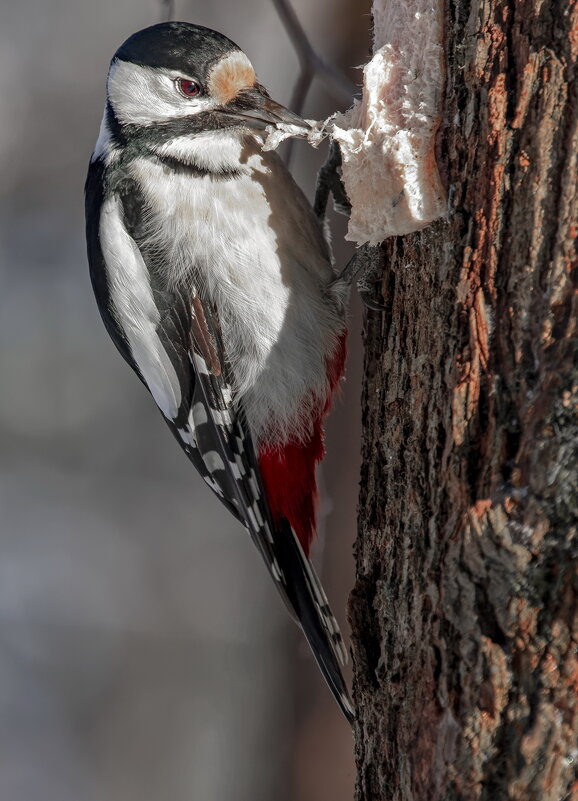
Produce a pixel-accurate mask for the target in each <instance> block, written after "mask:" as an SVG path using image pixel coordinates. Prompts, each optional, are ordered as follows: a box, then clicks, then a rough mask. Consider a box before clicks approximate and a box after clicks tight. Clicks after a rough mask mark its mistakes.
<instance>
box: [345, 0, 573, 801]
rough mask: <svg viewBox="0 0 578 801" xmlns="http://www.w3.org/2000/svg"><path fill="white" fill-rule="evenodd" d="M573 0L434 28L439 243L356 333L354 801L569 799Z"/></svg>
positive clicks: (419, 247) (462, 0)
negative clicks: (358, 466)
mask: <svg viewBox="0 0 578 801" xmlns="http://www.w3.org/2000/svg"><path fill="white" fill-rule="evenodd" d="M577 26H578V5H577V3H576V0H574V2H568V0H554V1H553V2H549V3H548V2H539V0H517V2H511V3H506V2H497V0H487V1H486V2H483V0H482V2H472V3H468V2H466V0H448V3H447V8H446V25H445V30H446V35H447V40H446V70H447V75H446V91H445V101H444V118H443V119H444V122H443V124H442V127H441V130H440V132H439V155H438V160H439V164H440V166H441V168H442V170H445V175H444V180H445V183H446V186H447V189H448V192H449V197H450V214H449V217H448V219H447V220H446V221H442V222H438V223H435V224H434V225H432V226H431V227H430V228H428V229H426V230H424V231H422V232H420V233H417V234H412V235H409V236H407V237H403V238H401V237H397V238H393V239H390V240H388V241H387V242H386V243H385V244H384V246H383V248H382V250H381V253H380V258H383V259H384V265H385V266H384V273H383V284H382V288H381V291H382V293H383V299H384V301H385V305H386V311H385V312H384V313H383V314H379V313H376V312H372V311H368V312H367V319H366V326H365V345H366V360H365V382H364V394H363V418H364V446H363V459H364V462H363V467H362V481H361V486H362V491H361V499H360V516H359V536H358V543H357V549H356V558H357V580H356V585H355V588H354V591H353V593H352V596H351V600H350V610H349V611H350V619H351V623H352V628H353V652H354V692H355V699H356V703H357V707H358V715H359V717H358V721H357V724H356V760H357V766H358V781H357V799H358V800H359V801H398V800H399V801H401V800H402V799H403V801H410V800H411V801H418V800H419V801H422V800H423V801H437V800H438V799H443V801H452V800H453V799H460V801H470V799H483V800H484V801H502V800H503V799H516V801H524V800H526V799H531V800H532V801H534V799H535V800H536V801H561V800H562V799H578V780H577V775H576V764H577V763H578V694H577V690H578V651H577V644H578V614H577V597H578V580H577V570H576V568H577V564H578V537H577V536H576V521H577V518H576V510H577V507H578V499H577V493H576V467H577V461H578V459H577V453H576V442H577V436H578V421H577V417H576V407H577V401H578V387H577V385H578V374H577V372H576V339H575V338H573V337H574V332H573V325H574V322H575V319H576V318H575V308H574V309H573V305H572V304H573V299H574V297H575V295H573V288H572V273H573V271H574V275H575V272H576V266H577V256H576V242H575V239H576V235H577V232H578V200H577V170H576V160H577V152H578V125H577V108H578V80H577V78H578V75H577V70H576V56H577V53H578V33H577V30H578V27H577Z"/></svg>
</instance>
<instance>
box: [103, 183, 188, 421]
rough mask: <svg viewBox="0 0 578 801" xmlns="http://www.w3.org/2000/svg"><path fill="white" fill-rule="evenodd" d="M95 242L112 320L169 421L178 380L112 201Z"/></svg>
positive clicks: (177, 399)
mask: <svg viewBox="0 0 578 801" xmlns="http://www.w3.org/2000/svg"><path fill="white" fill-rule="evenodd" d="M100 243H101V247H102V254H103V257H104V262H105V265H106V275H107V279H108V286H109V291H110V298H111V302H112V306H113V311H114V314H115V317H116V320H117V322H118V324H119V325H120V327H121V329H122V331H123V332H124V335H125V336H126V339H127V342H128V345H129V348H130V352H131V354H132V357H133V359H134V361H135V363H136V365H137V367H138V369H139V370H140V373H141V375H142V377H143V378H144V380H145V382H146V385H147V386H148V388H149V390H150V392H151V395H152V396H153V398H154V399H155V402H156V404H157V406H158V407H159V409H160V410H161V411H162V413H163V414H164V415H165V417H168V418H169V419H174V418H175V417H176V416H177V414H178V409H179V406H180V404H181V389H180V385H179V380H178V377H177V374H176V372H175V369H174V367H173V365H172V363H171V360H170V359H169V357H168V355H167V353H166V351H165V349H164V347H163V345H162V342H161V340H160V338H159V336H158V333H157V326H158V324H159V321H160V315H159V311H158V309H157V307H156V305H155V302H154V298H153V293H152V289H151V286H150V281H149V274H148V270H147V267H146V265H145V263H144V261H143V258H142V256H141V253H140V251H139V249H138V247H137V245H136V243H135V241H134V240H133V239H132V237H131V236H130V235H129V233H128V232H127V230H126V228H125V227H124V224H123V222H122V216H121V207H120V200H119V198H118V197H114V196H113V197H110V198H108V199H107V200H105V202H104V203H103V206H102V211H101V217H100Z"/></svg>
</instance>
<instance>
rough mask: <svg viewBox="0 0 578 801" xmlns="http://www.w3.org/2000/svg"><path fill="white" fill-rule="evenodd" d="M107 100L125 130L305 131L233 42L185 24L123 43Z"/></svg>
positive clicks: (112, 70)
mask: <svg viewBox="0 0 578 801" xmlns="http://www.w3.org/2000/svg"><path fill="white" fill-rule="evenodd" d="M107 94H108V101H109V104H110V107H111V109H112V111H113V112H114V116H115V118H116V120H117V121H118V123H119V124H120V125H121V126H123V127H124V126H129V127H130V126H135V127H138V128H141V127H142V126H158V125H165V127H170V125H171V124H172V125H173V126H175V127H176V129H178V130H179V131H180V133H181V135H184V134H186V133H187V132H188V133H189V134H194V133H204V132H207V131H211V130H223V129H235V128H238V129H245V130H246V129H247V128H249V129H251V130H264V129H265V128H266V127H268V126H270V125H279V124H281V123H283V124H288V125H297V126H299V127H301V128H308V127H309V126H308V125H307V123H306V122H304V120H302V119H301V117H299V116H297V115H296V114H293V112H291V111H289V110H288V109H286V108H285V107H284V106H282V105H280V104H279V103H276V102H275V101H274V100H272V99H271V98H270V97H269V95H268V93H267V91H266V90H265V89H264V87H262V86H261V85H260V84H259V83H258V82H257V78H256V75H255V71H254V69H253V67H252V65H251V62H250V61H249V59H248V58H247V56H246V55H245V54H244V53H243V51H242V50H240V48H239V47H237V45H236V44H235V43H234V42H232V41H231V40H230V39H227V37H226V36H223V35H222V34H221V33H217V31H213V30H210V29H209V28H204V27H202V26H200V25H192V24H190V23H186V22H166V23H161V24H159V25H153V26H152V27H150V28H145V29H144V30H142V31H139V32H138V33H135V34H133V36H131V37H130V38H129V39H127V41H126V42H125V43H124V44H123V45H122V46H121V47H120V48H119V49H118V50H117V52H116V53H115V55H114V58H113V59H112V62H111V65H110V71H109V75H108V84H107Z"/></svg>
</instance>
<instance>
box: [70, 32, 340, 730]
mask: <svg viewBox="0 0 578 801" xmlns="http://www.w3.org/2000/svg"><path fill="white" fill-rule="evenodd" d="M280 125H293V126H298V127H299V128H301V129H304V128H308V124H307V123H306V122H305V121H304V120H302V119H301V118H300V117H298V116H297V115H295V114H293V113H292V112H290V111H289V110H288V109H286V108H284V107H283V106H281V105H279V104H278V103H276V102H275V101H273V100H272V99H271V98H270V96H269V94H268V93H267V91H266V90H265V88H264V87H263V86H262V85H261V84H260V83H258V81H257V78H256V75H255V71H254V69H253V67H252V65H251V63H250V61H249V59H248V58H247V56H246V55H245V54H244V53H243V51H242V50H241V49H240V48H239V47H238V46H237V45H236V44H234V43H233V42H232V41H231V40H230V39H228V38H227V37H226V36H223V35H222V34H220V33H217V32H216V31H213V30H210V29H208V28H204V27H201V26H199V25H192V24H189V23H184V22H168V23H162V24H159V25H154V26H152V27H150V28H146V29H145V30H142V31H139V32H137V33H135V34H134V35H133V36H131V37H130V38H129V39H127V41H126V42H124V44H123V45H121V47H120V48H119V49H118V50H117V52H116V53H115V55H114V57H113V59H112V61H111V64H110V69H109V73H108V80H107V100H106V106H105V111H104V117H103V120H102V124H101V128H100V133H99V136H98V140H97V143H96V146H95V149H94V152H93V154H92V158H91V161H90V166H89V170H88V177H87V181H86V188H85V198H86V234H87V248H88V261H89V266H90V276H91V281H92V286H93V289H94V293H95V296H96V301H97V304H98V308H99V311H100V314H101V316H102V319H103V322H104V325H105V326H106V329H107V331H108V333H109V334H110V336H111V338H112V340H113V341H114V343H115V345H116V347H117V348H118V350H119V351H120V353H121V355H122V356H123V357H124V359H125V360H126V361H127V362H128V364H129V365H130V366H131V367H132V369H133V370H134V371H135V373H136V374H137V376H138V377H139V378H140V380H141V381H142V383H143V384H144V385H145V387H146V388H147V389H148V390H149V392H150V394H151V395H152V397H153V399H154V401H155V403H156V405H157V406H158V408H159V409H160V411H161V413H162V415H163V417H164V419H165V421H166V423H167V425H168V427H169V428H170V430H171V431H172V433H173V435H174V436H175V438H176V440H177V442H178V443H179V445H180V446H181V448H182V449H183V450H184V452H185V453H186V455H187V456H188V458H189V459H190V461H191V462H192V463H193V465H194V466H195V467H196V468H197V470H198V471H199V473H200V474H201V476H202V477H203V479H204V480H205V482H206V483H207V484H208V485H209V487H210V488H211V489H212V490H213V492H215V493H216V494H217V495H218V497H219V498H220V499H221V501H222V502H223V503H224V504H225V506H226V507H227V509H228V510H229V511H230V512H231V513H232V514H233V515H234V516H235V517H236V518H237V519H238V520H239V521H240V522H241V523H242V524H243V525H244V526H245V528H246V529H247V531H248V533H249V535H250V537H251V539H252V541H253V543H254V544H255V545H256V547H257V549H258V550H259V552H260V554H261V556H262V558H263V559H264V561H265V563H266V565H267V568H268V570H269V572H270V574H271V576H272V578H273V580H274V581H275V584H276V586H277V589H278V591H279V592H280V594H281V596H282V598H283V600H284V601H285V603H286V605H287V607H288V609H289V611H290V613H291V614H292V616H293V617H294V618H295V620H296V621H297V622H298V624H300V626H301V627H302V629H303V632H304V634H305V637H306V638H307V640H308V642H309V645H310V647H311V649H312V652H313V655H314V656H315V659H316V660H317V663H318V665H319V667H320V669H321V672H322V673H323V675H324V677H325V679H326V680H327V682H328V684H329V687H330V689H331V691H332V692H333V694H334V696H335V698H336V700H337V702H338V703H339V705H340V707H341V709H342V711H343V712H344V714H345V716H346V717H347V719H348V720H349V721H351V720H352V719H353V709H352V705H351V701H350V699H349V695H348V691H347V688H346V685H345V682H344V680H343V676H342V673H341V669H340V663H341V664H344V663H345V661H346V658H347V652H346V649H345V647H344V644H343V640H342V638H341V634H340V632H339V629H338V626H337V623H336V621H335V618H334V617H333V615H332V613H331V610H330V608H329V605H328V602H327V598H326V596H325V593H324V591H323V588H322V586H321V584H320V582H319V579H318V577H317V575H316V574H315V571H314V569H313V567H312V565H311V563H310V561H309V558H308V555H309V550H310V546H311V542H312V539H313V537H314V534H315V508H316V501H317V488H316V482H315V466H316V464H317V462H319V461H320V459H321V458H322V457H323V455H324V446H323V420H324V417H325V415H326V414H327V412H328V410H329V406H330V402H331V398H332V395H333V393H334V392H335V390H336V387H337V384H338V382H339V379H340V377H341V376H342V374H343V363H344V357H345V337H346V328H345V302H346V293H347V286H346V284H345V283H344V282H343V281H341V280H339V279H338V278H337V277H336V274H335V272H334V269H333V266H332V261H331V255H330V251H329V246H328V244H327V242H326V239H325V236H324V234H323V230H322V226H321V223H320V222H319V220H318V219H317V217H316V216H315V215H314V213H313V211H312V209H311V207H310V205H309V203H308V202H307V200H306V198H305V196H304V195H303V193H302V192H301V190H300V189H299V188H298V187H297V185H296V183H295V182H294V181H293V179H292V177H291V175H290V174H289V172H288V170H287V169H286V168H285V166H284V165H283V163H282V162H281V160H280V159H279V157H278V156H277V155H276V154H275V153H274V152H264V151H263V150H262V145H263V141H264V136H265V135H266V132H267V130H269V131H270V130H271V126H280Z"/></svg>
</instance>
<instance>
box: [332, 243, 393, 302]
mask: <svg viewBox="0 0 578 801" xmlns="http://www.w3.org/2000/svg"><path fill="white" fill-rule="evenodd" d="M382 274H383V252H382V250H381V248H380V247H370V246H369V245H362V246H361V247H360V248H359V249H358V250H356V251H355V253H354V254H353V256H352V257H351V259H349V261H348V262H347V264H346V265H345V267H344V268H343V270H342V271H341V272H340V273H339V275H338V276H337V277H336V278H335V281H336V282H337V281H345V282H346V283H347V284H352V283H353V281H354V280H355V279H357V291H358V292H359V296H360V298H361V300H362V301H363V303H364V304H365V306H367V308H368V309H371V310H372V311H376V312H384V311H385V308H386V307H385V305H384V304H383V303H382V302H381V301H380V300H378V299H377V298H376V297H375V295H376V291H375V289H376V287H377V286H380V285H381V279H382Z"/></svg>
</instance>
